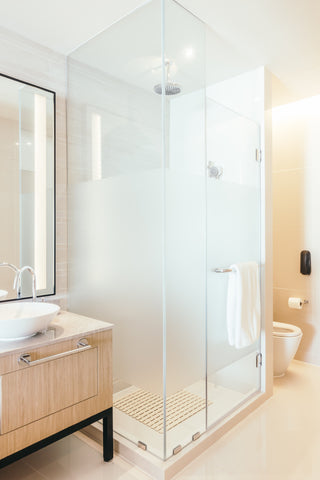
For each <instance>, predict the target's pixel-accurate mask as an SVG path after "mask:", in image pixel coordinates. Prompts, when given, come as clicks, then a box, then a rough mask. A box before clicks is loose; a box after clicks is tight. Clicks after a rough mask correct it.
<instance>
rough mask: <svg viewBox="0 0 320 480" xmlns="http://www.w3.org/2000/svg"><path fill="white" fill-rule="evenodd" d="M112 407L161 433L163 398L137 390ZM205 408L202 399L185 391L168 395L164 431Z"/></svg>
mask: <svg viewBox="0 0 320 480" xmlns="http://www.w3.org/2000/svg"><path fill="white" fill-rule="evenodd" d="M113 406H114V407H115V408H117V409H118V410H121V412H123V413H126V414H127V415H129V416H130V417H132V418H134V419H135V420H138V421H139V422H141V423H143V424H144V425H146V426H147V427H150V428H152V429H153V430H155V431H156V432H159V433H163V398H162V397H161V396H160V395H156V394H154V393H150V392H146V391H145V390H142V389H138V390H135V391H132V392H130V393H128V394H127V395H125V396H124V397H121V398H120V399H118V400H117V401H115V402H114V405H113ZM205 407H206V401H205V399H204V398H201V397H200V396H199V395H195V394H194V393H191V392H188V391H187V390H180V391H179V392H177V393H174V394H173V395H169V396H168V397H167V402H166V431H167V432H168V431H169V430H171V429H172V428H174V427H176V426H177V425H179V423H182V422H183V421H184V420H187V419H188V418H190V417H192V416H193V415H195V414H196V413H197V412H200V411H201V410H203V409H204V408H205Z"/></svg>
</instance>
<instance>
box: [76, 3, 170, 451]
mask: <svg viewBox="0 0 320 480" xmlns="http://www.w3.org/2000/svg"><path fill="white" fill-rule="evenodd" d="M160 6H161V4H160V2H158V1H154V2H151V3H149V4H147V5H146V6H144V7H142V8H141V9H138V10H136V11H135V12H133V13H132V14H131V15H129V16H128V17H126V18H124V19H122V20H120V21H119V22H118V23H116V24H115V25H113V26H112V27H110V28H109V29H107V30H106V31H105V32H103V33H102V34H100V35H99V36H97V37H96V38H94V39H93V40H91V41H90V42H88V43H87V44H86V45H84V46H83V47H81V48H80V49H79V50H77V51H76V52H75V53H74V54H72V56H71V58H69V92H70V99H69V108H68V112H69V114H68V115H69V119H68V122H69V242H70V251H69V255H70V256H69V262H70V269H69V286H70V295H69V308H70V309H71V310H73V311H76V312H79V313H82V314H86V315H89V316H93V317H96V318H99V319H101V320H106V321H108V322H112V323H113V324H114V336H113V352H114V358H113V360H114V363H113V373H114V402H115V408H114V427H115V431H116V432H118V433H120V434H122V435H124V436H125V437H127V438H128V439H129V440H132V441H133V442H135V443H137V442H138V441H141V442H144V443H145V444H146V445H147V446H148V450H149V451H151V452H152V453H154V454H156V455H158V456H159V457H163V441H164V440H163V437H164V434H163V406H162V407H161V405H163V355H162V349H163V343H162V342H163V340H162V333H163V295H162V294H163V289H162V282H163V276H162V258H163V234H162V232H163V174H162V163H163V159H162V123H161V118H162V117H161V115H162V99H161V95H156V94H155V92H154V91H153V86H154V85H155V84H156V83H157V81H158V76H159V75H160V78H161V68H162V59H161V8H160ZM128 38H131V41H128ZM110 46H112V48H109V47H110ZM153 70H154V71H153ZM139 391H142V392H143V394H144V395H147V396H148V395H149V396H152V395H153V396H154V395H155V396H157V398H158V399H159V401H158V404H157V405H158V407H159V405H160V407H159V408H160V410H159V419H160V424H161V425H160V427H159V428H158V430H156V429H154V428H153V427H152V426H149V425H146V424H145V423H142V422H140V421H138V420H137V419H136V418H135V417H134V416H131V414H130V413H128V412H124V411H123V410H121V409H120V408H117V406H119V405H120V404H119V403H118V404H117V401H118V402H120V401H121V400H122V399H123V398H128V399H129V403H130V404H131V406H132V408H131V410H134V407H135V402H136V399H135V395H137V394H138V392H139ZM161 419H162V421H161ZM161 422H162V423H161Z"/></svg>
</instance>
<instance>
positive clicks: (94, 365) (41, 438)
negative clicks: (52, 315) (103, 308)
mask: <svg viewBox="0 0 320 480" xmlns="http://www.w3.org/2000/svg"><path fill="white" fill-rule="evenodd" d="M57 318H58V319H59V320H58V321H56V322H55V323H53V325H52V327H51V331H53V332H55V335H53V336H54V337H55V338H52V339H50V340H48V341H46V336H44V337H45V338H41V335H39V339H38V340H39V343H40V344H38V345H37V341H36V339H35V338H33V339H30V340H29V341H24V342H23V343H24V344H23V346H22V345H21V348H14V351H13V352H12V351H10V352H8V353H7V354H5V353H3V352H2V354H1V351H0V382H1V391H0V398H1V402H0V419H1V423H0V466H1V465H5V464H8V463H10V462H11V461H14V460H15V459H17V458H20V457H22V456H24V455H26V454H28V453H31V452H32V451H34V450H36V449H38V448H40V447H42V446H45V445H48V444H49V443H52V442H53V441H55V440H57V439H59V438H62V437H63V436H65V435H68V434H70V433H73V432H74V431H76V430H78V429H79V428H82V427H84V426H87V425H89V424H90V423H93V422H94V421H97V420H98V419H100V418H101V419H103V425H104V443H105V444H104V459H105V460H110V459H111V458H112V329H111V326H110V324H105V323H104V322H98V321H97V320H93V319H86V320H84V319H85V317H82V316H78V315H74V314H71V313H67V312H63V314H61V315H59V316H58V317H57ZM77 319H78V320H79V321H80V328H79V325H77ZM81 322H82V323H81ZM84 324H86V328H84ZM81 325H82V326H81ZM90 325H91V327H92V329H94V330H95V331H93V332H92V331H91V329H90ZM72 326H74V327H75V332H76V333H75V332H73V333H72V330H73V329H72ZM97 327H99V329H100V330H98V331H96V330H97ZM59 332H60V333H59ZM49 333H50V332H49ZM70 335H71V338H70ZM47 336H48V335H47ZM49 336H50V335H49ZM43 341H44V343H45V344H41V343H42V342H43ZM0 349H1V345H0Z"/></svg>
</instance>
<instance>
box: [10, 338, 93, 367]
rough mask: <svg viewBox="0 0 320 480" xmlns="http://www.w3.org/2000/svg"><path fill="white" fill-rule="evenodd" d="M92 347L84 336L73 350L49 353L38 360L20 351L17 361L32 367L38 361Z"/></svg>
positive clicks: (38, 362) (47, 360)
mask: <svg viewBox="0 0 320 480" xmlns="http://www.w3.org/2000/svg"><path fill="white" fill-rule="evenodd" d="M92 348H95V347H94V346H93V345H89V343H88V340H87V339H86V338H81V339H80V340H79V341H78V343H77V348H75V349H74V350H68V351H67V352H61V353H56V354H55V355H50V356H49V357H44V358H39V360H31V355H30V353H22V354H21V355H20V357H19V359H18V363H26V364H27V365H28V366H29V367H32V366H33V365H39V364H40V363H44V362H49V361H50V360H56V359H58V358H62V357H67V356H68V355H73V354H74V353H79V352H83V351H85V350H91V349H92Z"/></svg>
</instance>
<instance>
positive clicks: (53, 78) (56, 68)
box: [0, 28, 67, 307]
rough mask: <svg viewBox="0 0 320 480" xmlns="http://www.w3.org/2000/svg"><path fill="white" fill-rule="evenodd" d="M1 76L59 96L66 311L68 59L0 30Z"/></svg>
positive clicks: (60, 291) (60, 245)
mask: <svg viewBox="0 0 320 480" xmlns="http://www.w3.org/2000/svg"><path fill="white" fill-rule="evenodd" d="M0 73H2V74H5V75H9V76H11V77H14V78H17V79H18V80H23V81H26V82H30V83H32V84H35V85H38V86H40V87H43V88H48V89H49V90H53V91H55V92H56V192H57V199H56V226H57V227H56V228H57V230H56V239H57V240H56V292H57V295H56V297H57V298H56V300H58V301H59V302H60V303H61V305H62V307H64V306H65V305H66V294H67V191H66V187H67V167H66V98H65V97H66V57H65V56H63V55H60V54H58V53H55V52H53V51H52V50H49V49H47V48H44V47H42V46H41V45H38V44H36V43H34V42H31V41H29V40H26V39H25V38H23V37H21V36H19V35H16V34H13V33H12V32H9V31H8V30H6V29H3V28H0ZM49 298H51V299H53V298H52V297H49Z"/></svg>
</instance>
